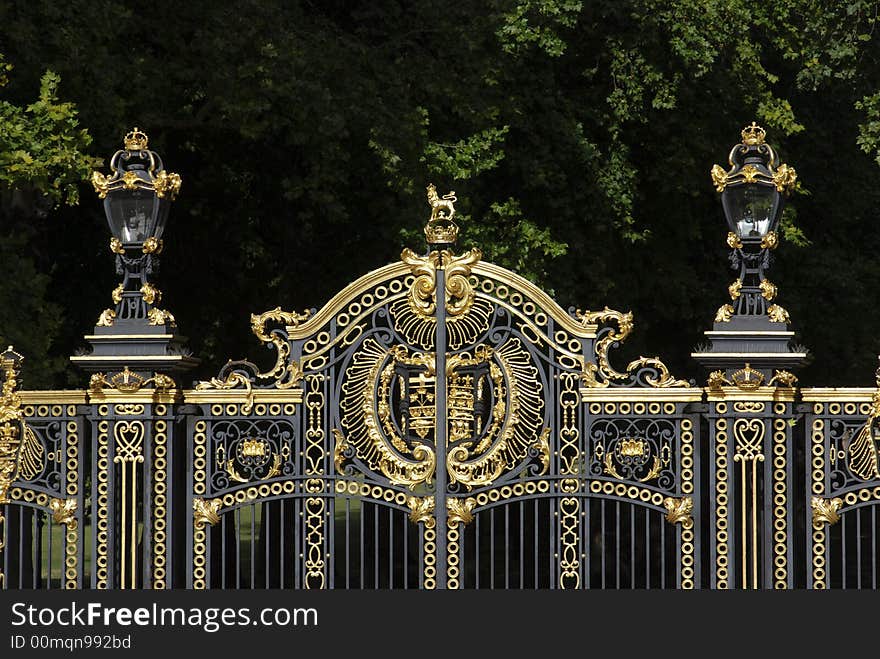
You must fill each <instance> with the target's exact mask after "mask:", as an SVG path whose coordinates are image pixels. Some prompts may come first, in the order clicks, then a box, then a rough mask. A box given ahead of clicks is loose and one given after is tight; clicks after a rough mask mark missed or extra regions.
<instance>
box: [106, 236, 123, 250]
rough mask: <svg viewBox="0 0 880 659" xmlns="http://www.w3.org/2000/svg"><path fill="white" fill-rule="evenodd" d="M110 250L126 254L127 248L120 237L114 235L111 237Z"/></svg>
mask: <svg viewBox="0 0 880 659" xmlns="http://www.w3.org/2000/svg"><path fill="white" fill-rule="evenodd" d="M110 251H111V252H113V253H114V254H125V248H124V247H123V246H122V243H121V242H120V241H119V238H116V237H115V236H114V237H113V238H111V239H110Z"/></svg>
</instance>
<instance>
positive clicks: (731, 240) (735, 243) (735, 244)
mask: <svg viewBox="0 0 880 659" xmlns="http://www.w3.org/2000/svg"><path fill="white" fill-rule="evenodd" d="M716 166H717V165H716ZM722 171H724V170H722ZM727 245H728V246H729V247H730V248H731V249H742V246H743V244H742V239H741V238H740V237H739V236H737V235H736V234H735V233H734V232H733V231H728V232H727Z"/></svg>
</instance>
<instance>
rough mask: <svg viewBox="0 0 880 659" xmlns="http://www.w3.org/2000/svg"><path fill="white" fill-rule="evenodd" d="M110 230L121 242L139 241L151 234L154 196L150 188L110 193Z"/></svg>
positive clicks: (155, 200)
mask: <svg viewBox="0 0 880 659" xmlns="http://www.w3.org/2000/svg"><path fill="white" fill-rule="evenodd" d="M111 197H112V198H111V199H110V221H111V225H110V230H111V231H112V232H113V235H114V236H116V237H117V238H118V239H119V240H121V241H122V242H123V243H140V242H143V241H145V240H146V239H147V238H149V237H150V236H152V235H153V229H154V225H155V215H154V213H155V210H156V208H155V206H156V202H157V199H156V196H155V195H154V194H153V192H152V191H150V190H132V191H125V192H122V191H120V192H116V193H112V194H111Z"/></svg>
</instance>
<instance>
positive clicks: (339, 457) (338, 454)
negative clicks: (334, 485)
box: [333, 428, 349, 474]
mask: <svg viewBox="0 0 880 659" xmlns="http://www.w3.org/2000/svg"><path fill="white" fill-rule="evenodd" d="M333 437H334V439H335V440H336V441H335V443H334V445H333V466H334V467H336V473H337V474H342V473H343V464H344V463H345V455H344V454H345V452H346V451H347V450H348V448H349V447H348V444H347V443H346V441H345V436H344V435H343V434H342V433H341V432H339V430H337V429H336V428H334V429H333Z"/></svg>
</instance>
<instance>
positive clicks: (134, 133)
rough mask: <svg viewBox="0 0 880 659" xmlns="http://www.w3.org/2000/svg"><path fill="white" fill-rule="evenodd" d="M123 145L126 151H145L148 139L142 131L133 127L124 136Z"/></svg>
mask: <svg viewBox="0 0 880 659" xmlns="http://www.w3.org/2000/svg"><path fill="white" fill-rule="evenodd" d="M124 144H125V149H126V150H127V151H146V149H147V146H148V144H149V138H148V137H147V134H146V133H145V132H144V131H142V130H140V129H139V128H138V127H137V126H135V127H134V129H133V130H130V131H129V132H127V133H126V134H125V141H124Z"/></svg>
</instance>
